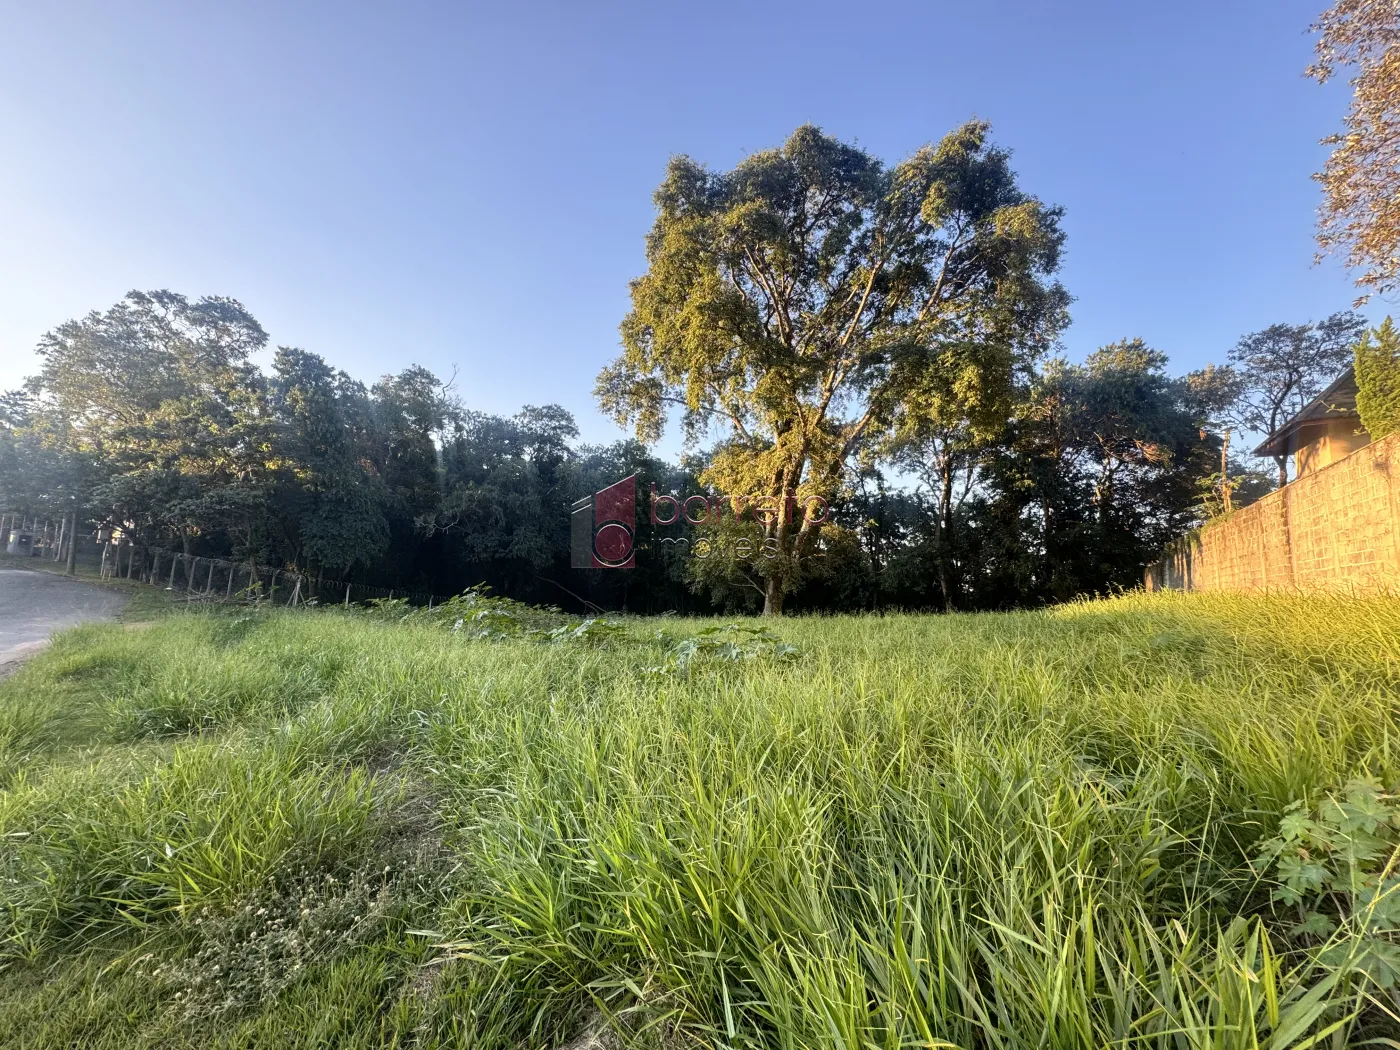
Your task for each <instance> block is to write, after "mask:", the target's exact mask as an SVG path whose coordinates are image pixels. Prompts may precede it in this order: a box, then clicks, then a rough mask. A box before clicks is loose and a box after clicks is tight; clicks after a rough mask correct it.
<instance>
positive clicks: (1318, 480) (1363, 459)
mask: <svg viewBox="0 0 1400 1050" xmlns="http://www.w3.org/2000/svg"><path fill="white" fill-rule="evenodd" d="M1145 583H1146V585H1147V589H1148V590H1149V591H1152V590H1188V591H1294V590H1304V591H1314V590H1333V591H1352V592H1358V593H1360V592H1367V591H1372V592H1374V591H1378V590H1393V591H1397V592H1400V434H1392V435H1391V436H1389V437H1387V438H1384V439H1382V440H1380V441H1377V442H1374V443H1372V444H1370V445H1367V446H1366V447H1365V448H1362V449H1360V450H1358V451H1356V452H1353V453H1352V454H1351V455H1349V456H1346V457H1345V458H1343V459H1340V460H1338V461H1336V462H1335V463H1332V464H1329V465H1328V466H1325V467H1322V468H1321V469H1319V470H1316V471H1313V472H1312V473H1309V474H1305V475H1304V476H1303V477H1300V478H1298V479H1297V480H1296V481H1294V482H1292V483H1291V484H1289V485H1286V486H1284V487H1283V488H1282V489H1279V490H1278V491H1277V492H1271V493H1269V495H1267V496H1265V497H1264V498H1263V499H1261V500H1259V502H1257V503H1253V504H1251V505H1250V506H1248V507H1245V508H1244V509H1243V510H1238V511H1236V512H1235V513H1233V514H1231V515H1230V516H1229V517H1227V518H1223V519H1221V520H1219V521H1214V522H1211V523H1209V524H1208V525H1205V526H1204V527H1203V528H1201V529H1200V530H1199V531H1197V532H1195V533H1193V534H1192V535H1190V536H1187V537H1185V538H1183V539H1182V540H1179V541H1178V542H1176V543H1175V544H1173V545H1172V546H1171V547H1170V548H1169V549H1168V550H1167V552H1166V555H1165V556H1164V557H1163V558H1162V560H1161V561H1159V562H1157V563H1156V564H1154V565H1150V566H1148V569H1147V573H1146V579H1145Z"/></svg>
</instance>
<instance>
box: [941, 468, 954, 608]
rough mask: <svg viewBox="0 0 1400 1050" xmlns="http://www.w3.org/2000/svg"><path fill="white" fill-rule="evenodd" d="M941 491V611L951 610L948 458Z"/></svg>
mask: <svg viewBox="0 0 1400 1050" xmlns="http://www.w3.org/2000/svg"><path fill="white" fill-rule="evenodd" d="M942 480H943V491H942V492H940V493H939V502H938V587H939V590H941V591H942V592H943V611H944V612H951V611H952V609H953V595H952V593H951V591H950V590H949V589H948V546H949V543H950V542H951V541H950V539H949V537H951V536H952V534H953V461H952V456H949V457H948V458H947V460H946V461H945V463H944V464H943V479H942Z"/></svg>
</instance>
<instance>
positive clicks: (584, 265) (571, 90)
mask: <svg viewBox="0 0 1400 1050" xmlns="http://www.w3.org/2000/svg"><path fill="white" fill-rule="evenodd" d="M1324 4H1325V0H1210V2H1204V0H1176V2H1174V3H1135V2H1126V3H1125V2H1123V0H1111V2H1109V0H1103V2H1100V0H1094V2H1083V0H1079V2H1071V3H1059V4H1054V3H1046V2H1045V0H984V2H978V3H967V2H960V3H947V2H933V0H930V2H925V3H911V4H907V5H900V4H886V3H880V2H864V3H857V4H851V3H841V4H830V5H824V4H817V3H796V2H790V3H784V4H777V3H752V2H750V3H733V4H729V3H715V2H709V3H687V4H678V3H665V2H656V0H653V2H651V3H638V4H633V5H623V4H607V3H594V4H585V3H568V4H563V3H561V4H549V5H547V4H525V3H519V4H517V3H494V4H489V5H488V4H473V3H441V4H432V5H430V4H419V3H405V2H400V3H393V4H384V3H377V4H364V3H335V4H331V3H325V4H320V3H296V2H290V3H267V4H261V3H251V2H242V3H228V4H213V3H200V2H189V0H185V2H181V3H171V4H154V3H142V2H140V0H134V2H132V3H122V4H114V3H107V2H100V3H99V2H92V3H28V4H20V3H18V2H11V3H9V4H7V5H6V8H7V11H6V14H5V16H4V26H5V28H4V30H3V33H0V135H3V139H0V141H3V155H0V156H2V157H3V160H2V161H0V387H4V388H8V387H13V386H15V385H17V384H18V382H19V380H20V378H21V377H22V376H23V375H25V374H27V373H28V372H30V371H32V370H33V364H34V359H33V358H32V356H31V355H30V350H31V348H32V347H33V345H34V344H35V342H36V340H37V339H38V337H39V336H40V335H41V334H42V333H43V332H44V331H45V330H47V329H49V328H51V327H53V326H54V325H56V324H58V323H60V322H61V321H63V320H65V319H67V318H69V317H74V316H78V315H81V314H83V313H85V312H87V311H88V310H91V309H94V308H105V307H107V306H108V305H110V304H111V303H113V302H115V301H116V300H117V299H119V298H120V297H121V296H122V295H123V294H124V293H125V292H126V291H127V290H128V289H130V288H159V287H164V288H171V289H174V290H176V291H180V292H184V293H186V294H188V295H191V296H195V295H201V294H220V295H229V296H233V297H235V298H237V299H240V300H241V301H242V302H243V303H244V304H245V305H246V306H248V308H249V309H251V310H252V311H253V313H254V314H255V315H256V316H257V317H258V318H259V319H260V320H261V321H262V322H263V325H264V326H265V327H266V328H267V330H268V332H269V333H270V334H271V336H272V340H273V342H274V344H276V343H282V344H290V345H298V346H303V347H305V348H307V349H309V350H314V351H316V352H318V353H321V354H323V355H324V356H326V357H327V358H328V359H329V360H330V361H331V362H332V363H333V364H336V365H338V366H340V367H343V368H345V369H346V370H347V371H349V372H350V373H351V374H353V375H355V376H357V377H359V378H361V379H364V380H367V381H369V380H373V379H374V378H375V377H376V376H378V375H380V374H382V373H384V372H387V371H392V370H397V369H399V368H401V367H403V366H405V365H408V364H410V363H419V364H423V365H426V366H428V367H430V368H432V369H434V370H435V371H437V372H439V373H440V374H443V375H446V374H449V373H450V372H451V371H452V369H453V367H454V366H456V367H457V368H458V369H459V378H458V390H459V392H460V394H461V396H462V397H463V399H464V400H465V401H466V403H467V404H468V405H469V406H470V407H473V408H479V409H484V410H488V411H494V412H501V413H509V412H514V411H515V410H517V409H518V407H519V406H520V405H522V404H524V403H535V404H540V403H545V402H551V401H554V402H559V403H560V404H563V405H564V406H566V407H567V408H569V409H571V410H572V411H574V412H575V413H576V414H577V415H578V417H579V420H580V423H581V424H582V426H583V429H584V434H585V437H587V438H590V439H593V440H611V439H613V438H614V437H616V436H618V435H619V432H618V431H617V429H616V428H615V427H614V426H613V425H612V424H611V423H610V422H608V421H606V420H604V419H603V418H602V417H601V416H600V415H599V414H598V413H597V411H596V409H595V408H594V405H593V400H592V397H591V393H590V391H591V389H592V384H593V377H594V375H595V374H596V372H597V370H598V368H599V367H600V366H601V365H602V364H603V363H604V362H606V361H607V360H608V359H609V358H611V357H612V356H613V355H614V354H615V352H616V349H617V324H618V321H619V320H620V319H621V318H622V316H623V314H624V313H625V311H626V308H627V281H628V279H629V278H631V277H633V276H635V275H637V274H638V273H640V272H641V271H642V270H643V268H644V259H643V248H642V238H643V235H644V234H645V232H646V230H647V228H648V226H649V225H650V223H651V218H652V210H651V192H652V189H653V188H654V187H655V185H656V184H657V182H658V181H659V180H660V178H661V175H662V171H663V168H664V166H665V163H666V159H667V157H668V156H669V155H671V154H673V153H681V152H684V153H688V154H690V155H692V156H694V157H696V158H697V159H699V160H702V161H704V162H706V163H708V164H711V165H715V166H723V167H727V166H730V165H732V164H734V163H735V162H736V161H737V160H739V159H740V158H741V157H743V156H744V155H745V154H746V153H748V152H750V151H753V150H755V149H761V148H764V147H768V146H772V145H775V144H778V143H780V142H781V141H782V140H783V139H784V137H785V136H786V135H787V133H788V132H790V131H791V130H792V129H793V128H794V127H795V126H796V125H798V124H800V123H803V122H806V121H810V122H813V123H816V124H819V125H821V126H822V127H823V128H825V129H826V130H827V131H829V132H831V133H834V134H836V135H838V136H840V137H842V138H845V139H853V140H857V141H858V142H860V143H861V144H862V145H863V146H865V147H866V148H867V149H869V150H871V151H872V152H874V153H876V154H877V155H880V156H882V157H884V158H886V159H887V160H896V159H898V158H900V157H902V156H904V155H905V154H907V153H909V152H910V151H912V150H913V149H915V148H917V147H918V146H919V145H921V144H923V143H925V142H928V141H931V140H936V139H937V138H939V137H940V136H941V135H942V134H943V133H944V132H946V131H947V130H949V129H950V128H952V127H953V126H954V125H956V124H958V123H959V122H961V121H963V120H965V119H967V118H968V117H970V116H973V115H976V116H979V117H984V118H986V119H989V120H990V121H992V124H993V129H994V135H995V138H996V140H997V141H998V142H999V143H1000V144H1001V145H1003V146H1006V147H1008V148H1010V149H1012V150H1013V151H1014V164H1015V167H1016V169H1017V170H1018V172H1019V174H1020V177H1021V180H1022V183H1023V185H1024V187H1025V188H1026V189H1027V190H1029V191H1030V192H1032V193H1034V194H1036V195H1037V196H1039V197H1041V198H1042V199H1044V200H1046V201H1048V202H1052V203H1056V204H1061V205H1063V206H1064V207H1065V208H1066V209H1067V217H1066V227H1067V230H1068V235H1069V239H1068V246H1067V247H1068V254H1067V258H1066V261H1065V266H1064V270H1063V280H1064V282H1065V284H1066V285H1067V287H1068V288H1069V290H1070V291H1071V293H1072V294H1073V295H1075V296H1076V298H1077V301H1076V303H1075V304H1074V307H1073V316H1074V324H1073V327H1072V328H1071V329H1070V330H1069V331H1068V333H1067V334H1066V337H1065V349H1066V352H1067V354H1068V355H1069V356H1070V357H1072V358H1076V359H1077V358H1080V357H1082V356H1083V355H1084V354H1086V353H1088V352H1089V351H1090V350H1092V349H1093V348H1094V347H1096V346H1098V345H1100V344H1102V343H1105V342H1109V341H1112V340H1115V339H1119V338H1122V337H1124V336H1134V335H1140V336H1142V337H1143V338H1145V339H1146V340H1148V342H1149V343H1151V344H1152V345H1154V346H1156V347H1158V348H1160V349H1162V350H1165V351H1167V352H1168V353H1169V354H1170V355H1171V358H1172V361H1173V363H1174V366H1175V367H1176V368H1177V369H1178V370H1180V371H1185V370H1186V369H1188V368H1192V367H1196V366H1199V365H1200V364H1202V363H1204V362H1205V361H1207V360H1209V359H1212V358H1214V359H1220V358H1222V357H1223V356H1224V353H1225V351H1226V350H1227V349H1228V347H1229V346H1230V345H1231V344H1232V343H1233V342H1234V340H1235V339H1236V338H1238V336H1239V335H1241V334H1242V333H1244V332H1246V331H1250V330H1253V329H1257V328H1261V327H1263V326H1264V325H1267V324H1269V323H1272V322H1275V321H1302V320H1306V319H1308V318H1316V317H1319V316H1322V315H1324V314H1327V313H1330V312H1332V311H1334V310H1338V309H1341V308H1344V307H1345V306H1347V305H1348V304H1349V303H1350V302H1351V300H1352V298H1353V296H1354V294H1355V293H1354V291H1353V288H1352V285H1351V283H1350V281H1349V279H1348V278H1347V276H1346V274H1345V273H1344V272H1343V271H1342V270H1341V268H1340V266H1339V265H1337V264H1336V263H1334V262H1328V263H1325V264H1323V265H1322V266H1318V267H1315V266H1313V265H1312V255H1313V241H1312V224H1313V215H1314V210H1315V208H1316V206H1317V201H1318V191H1317V188H1316V185H1315V184H1314V183H1312V182H1311V181H1310V179H1309V175H1310V173H1311V172H1313V171H1315V170H1316V169H1317V168H1318V166H1319V165H1320V163H1321V159H1322V157H1323V155H1324V152H1323V150H1322V148H1321V147H1319V146H1318V145H1317V140H1318V139H1319V138H1320V137H1321V136H1323V135H1324V134H1327V133H1328V132H1330V131H1332V130H1333V129H1335V128H1336V127H1337V126H1338V124H1339V122H1340V118H1341V114H1342V111H1343V108H1344V105H1345V102H1346V94H1345V91H1346V89H1345V85H1337V86H1335V87H1329V88H1327V89H1322V88H1319V87H1317V86H1316V85H1315V84H1314V83H1312V82H1311V81H1307V80H1305V79H1303V77H1302V75H1301V73H1302V70H1303V68H1304V67H1305V66H1306V64H1307V62H1308V60H1309V56H1310V54H1311V39H1310V37H1309V36H1308V34H1307V26H1308V24H1309V22H1310V21H1311V20H1312V19H1313V18H1314V17H1315V16H1316V14H1317V13H1318V10H1319V9H1320V8H1321V7H1322V6H1324ZM1375 313H1376V311H1375V310H1372V314H1373V315H1374V314H1375Z"/></svg>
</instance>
